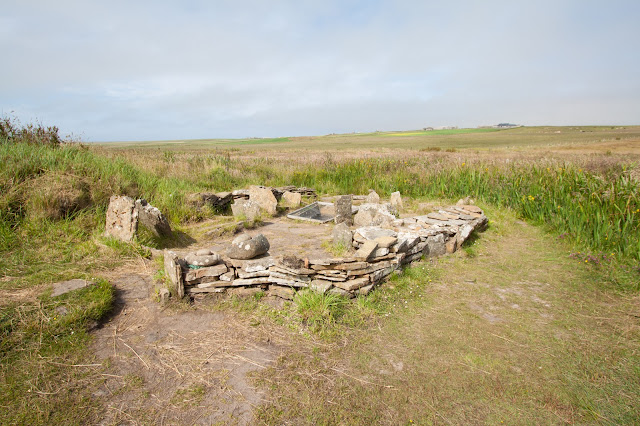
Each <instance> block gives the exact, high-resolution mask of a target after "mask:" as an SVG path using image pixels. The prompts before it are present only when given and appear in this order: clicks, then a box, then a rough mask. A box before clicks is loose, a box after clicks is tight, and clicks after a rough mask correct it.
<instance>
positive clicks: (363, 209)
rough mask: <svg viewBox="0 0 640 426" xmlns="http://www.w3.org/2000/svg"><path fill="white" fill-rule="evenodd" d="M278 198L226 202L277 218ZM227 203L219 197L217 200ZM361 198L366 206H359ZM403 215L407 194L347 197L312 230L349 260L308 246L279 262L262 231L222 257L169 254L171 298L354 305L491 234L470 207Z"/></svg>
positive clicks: (266, 195) (253, 191)
mask: <svg viewBox="0 0 640 426" xmlns="http://www.w3.org/2000/svg"><path fill="white" fill-rule="evenodd" d="M296 190H298V189H297V188H293V187H288V190H287V191H284V192H287V193H289V194H301V193H304V194H305V195H310V194H313V190H310V189H308V188H301V189H299V190H298V191H296ZM284 192H283V191H281V195H283V194H284ZM232 194H233V195H232ZM275 195H276V192H275V191H273V189H272V188H263V187H251V188H250V189H249V190H242V191H234V193H225V194H224V198H226V199H228V200H229V202H230V201H231V200H232V199H235V202H234V204H233V205H232V206H231V207H232V209H233V212H234V215H237V216H241V217H245V218H246V217H250V216H252V215H254V214H255V215H261V216H262V217H269V216H271V215H274V214H276V205H277V199H276V196H275ZM198 197H200V198H202V196H198ZM272 197H273V198H272ZM221 198H222V197H219V196H216V200H220V199H221ZM289 198H293V200H286V203H287V205H288V206H289V207H290V208H296V207H299V206H300V196H299V195H298V196H297V197H289ZM354 199H357V200H358V201H364V203H363V204H360V205H359V206H355V205H353V201H354ZM131 201H133V200H131ZM281 201H282V200H281ZM296 204H297V205H296ZM323 204H324V206H325V207H326V206H328V205H330V203H323ZM128 205H131V204H130V202H129V204H128ZM134 207H135V203H134ZM401 208H402V197H401V196H400V194H399V193H394V194H392V196H391V199H390V202H388V203H381V201H380V197H379V196H378V194H376V193H375V192H373V191H372V192H371V193H370V194H369V195H368V196H366V197H365V196H352V195H345V196H340V197H338V198H337V199H336V200H335V203H334V205H333V211H334V214H333V223H334V225H330V224H325V225H320V224H314V225H305V226H312V227H314V226H315V227H319V226H320V227H324V228H322V230H323V232H328V231H329V230H331V238H332V243H333V244H332V246H333V248H334V249H339V250H341V251H342V252H344V253H347V254H345V255H344V256H343V257H331V256H328V255H323V254H321V253H323V252H324V251H322V250H318V248H316V249H315V250H311V249H309V250H304V248H302V247H296V248H295V249H294V252H293V253H291V250H288V253H287V254H282V255H277V256H276V255H271V253H270V249H271V250H272V251H273V247H271V245H270V242H269V240H268V239H267V238H266V237H265V236H264V235H263V234H261V233H259V231H258V230H254V231H253V232H252V234H254V235H253V236H251V235H249V234H248V233H246V232H245V233H242V234H240V235H239V236H238V237H236V238H235V239H234V240H233V241H232V242H231V243H228V242H227V243H224V244H223V245H222V246H221V247H220V249H217V250H212V249H207V248H204V249H199V250H197V251H191V252H188V253H182V254H178V253H176V252H174V251H170V250H165V251H164V269H165V273H166V275H167V277H168V278H169V280H170V282H171V285H172V292H171V293H172V294H173V295H175V296H177V297H178V298H182V297H183V296H184V295H197V294H202V293H224V292H229V293H233V294H238V295H251V294H255V293H258V292H265V293H266V294H267V295H271V296H277V297H279V298H283V299H289V300H291V299H293V297H294V296H295V293H296V292H297V291H299V290H301V289H307V288H308V289H311V290H314V291H317V292H321V293H327V292H328V293H333V294H337V295H341V296H346V297H350V298H352V297H355V296H357V295H366V294H368V293H369V292H370V291H371V290H372V289H374V288H375V287H376V286H377V285H379V284H380V283H381V282H383V281H384V280H385V278H387V277H388V276H389V275H390V274H391V273H392V272H394V271H395V270H397V269H399V268H401V267H403V266H404V265H407V264H410V263H412V262H415V261H418V260H420V259H421V258H423V257H435V256H441V255H444V254H446V253H453V252H455V251H456V250H457V249H458V248H460V247H461V246H462V244H463V243H464V241H465V240H466V239H467V238H469V236H470V235H471V234H472V233H473V232H474V231H482V230H484V229H485V228H486V226H487V223H488V220H487V217H486V216H485V215H484V213H483V211H482V210H481V209H480V208H479V207H477V206H475V205H473V204H472V202H470V201H468V200H460V201H459V202H458V204H456V205H455V206H451V207H448V208H444V209H440V210H438V211H435V212H432V213H429V214H426V215H420V216H412V217H403V218H400V217H398V210H399V209H401ZM303 216H304V215H303ZM288 217H291V216H288ZM296 219H297V216H296ZM303 219H304V218H303ZM282 220H284V221H291V222H292V225H291V226H296V223H298V221H293V220H291V219H286V218H284V219H282ZM263 232H266V231H263ZM279 242H280V243H283V241H281V240H279ZM284 243H285V244H286V239H285V241H284ZM307 251H308V253H307ZM165 296H167V295H166V294H165Z"/></svg>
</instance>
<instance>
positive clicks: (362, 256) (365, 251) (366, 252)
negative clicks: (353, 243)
mask: <svg viewBox="0 0 640 426" xmlns="http://www.w3.org/2000/svg"><path fill="white" fill-rule="evenodd" d="M376 248H378V243H376V242H375V241H367V242H366V243H364V244H362V245H361V246H360V248H359V249H358V251H356V253H355V258H356V259H357V260H367V259H368V258H369V257H371V256H372V255H373V253H374V252H375V251H376Z"/></svg>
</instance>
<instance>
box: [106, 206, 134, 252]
mask: <svg viewBox="0 0 640 426" xmlns="http://www.w3.org/2000/svg"><path fill="white" fill-rule="evenodd" d="M137 230H138V210H137V209H136V203H135V201H134V200H133V198H131V197H127V196H119V195H114V196H112V197H111V198H110V199H109V207H108V208H107V220H106V226H105V231H104V233H105V235H106V236H108V237H114V238H117V239H119V240H122V241H131V240H133V237H134V235H135V234H136V231H137Z"/></svg>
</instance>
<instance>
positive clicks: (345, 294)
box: [328, 287, 355, 298]
mask: <svg viewBox="0 0 640 426" xmlns="http://www.w3.org/2000/svg"><path fill="white" fill-rule="evenodd" d="M328 293H330V294H335V295H336V296H342V297H348V298H353V297H355V296H354V295H353V293H349V292H348V291H347V290H343V289H341V288H339V287H333V288H331V289H330V290H329V291H328Z"/></svg>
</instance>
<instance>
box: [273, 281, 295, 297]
mask: <svg viewBox="0 0 640 426" xmlns="http://www.w3.org/2000/svg"><path fill="white" fill-rule="evenodd" d="M295 294H296V291H295V290H294V289H292V288H291V287H283V286H280V285H270V286H269V295H271V296H277V297H279V298H281V299H287V300H293V296H295Z"/></svg>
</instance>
